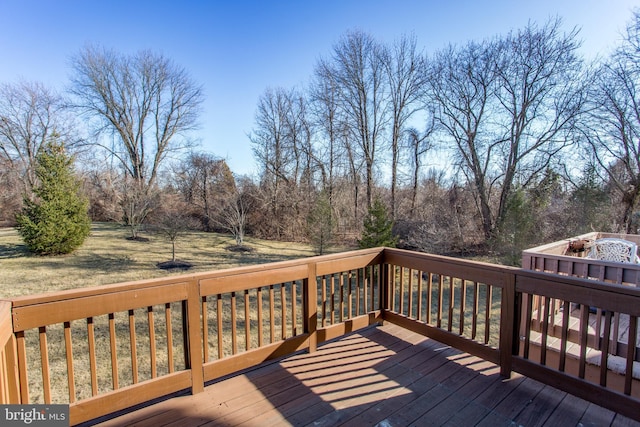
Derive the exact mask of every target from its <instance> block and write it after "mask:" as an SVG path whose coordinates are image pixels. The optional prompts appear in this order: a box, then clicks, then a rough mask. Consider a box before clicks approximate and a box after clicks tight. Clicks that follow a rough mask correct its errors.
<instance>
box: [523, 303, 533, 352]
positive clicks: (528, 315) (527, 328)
mask: <svg viewBox="0 0 640 427" xmlns="http://www.w3.org/2000/svg"><path fill="white" fill-rule="evenodd" d="M526 304H527V305H526V307H525V310H526V312H525V317H524V319H525V321H524V354H523V357H524V358H525V359H528V358H529V346H530V345H531V322H532V320H533V319H532V316H533V295H529V298H526Z"/></svg>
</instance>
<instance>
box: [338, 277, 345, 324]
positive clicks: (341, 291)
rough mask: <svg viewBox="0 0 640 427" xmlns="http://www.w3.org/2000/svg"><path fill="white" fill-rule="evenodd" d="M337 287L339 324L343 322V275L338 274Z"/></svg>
mask: <svg viewBox="0 0 640 427" xmlns="http://www.w3.org/2000/svg"><path fill="white" fill-rule="evenodd" d="M338 283H339V284H338V286H340V304H339V307H340V315H339V316H338V319H339V320H340V322H343V321H344V273H340V279H339V282H338Z"/></svg>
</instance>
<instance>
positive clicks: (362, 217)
mask: <svg viewBox="0 0 640 427" xmlns="http://www.w3.org/2000/svg"><path fill="white" fill-rule="evenodd" d="M580 45H581V41H580V39H579V31H578V30H577V29H569V30H566V29H564V28H563V24H562V21H561V20H560V19H550V20H548V21H547V22H546V23H544V24H542V25H539V24H536V23H530V24H529V25H527V26H526V27H524V28H521V29H516V30H513V31H511V32H509V33H508V34H505V35H497V36H495V37H493V38H488V39H485V40H480V41H478V40H474V41H469V42H467V43H466V44H462V45H450V46H447V47H445V48H443V49H440V50H438V51H435V52H433V53H426V52H424V51H422V50H421V49H420V48H419V46H418V42H417V40H416V38H415V37H414V36H411V35H404V36H401V37H400V38H399V39H398V40H396V41H395V42H393V43H389V44H385V43H381V42H380V41H378V40H376V38H375V37H374V36H373V35H371V34H367V33H365V32H362V31H349V32H347V33H346V34H344V36H343V37H342V38H341V39H340V40H339V41H338V42H337V43H336V44H335V45H334V46H333V47H332V49H331V51H330V53H329V54H328V55H326V56H325V57H322V58H320V59H319V60H318V61H317V64H316V66H315V68H314V71H313V75H312V76H310V78H309V84H307V85H304V86H303V87H293V88H284V87H276V88H267V89H265V91H264V92H263V94H262V95H261V96H260V98H259V99H258V100H257V106H256V115H255V122H254V126H253V128H252V130H251V131H250V132H249V134H248V140H249V141H248V142H249V143H250V144H251V146H252V149H253V153H254V159H255V162H256V164H257V167H258V169H257V174H256V175H255V176H251V177H247V176H238V175H234V174H233V172H232V171H231V170H230V169H229V167H228V165H227V164H226V162H225V161H224V159H222V158H220V157H217V156H215V155H214V154H209V153H205V152H202V151H199V149H198V147H197V146H196V145H195V144H194V143H193V141H194V140H193V138H192V136H193V133H194V131H195V129H196V125H197V123H198V118H199V115H200V113H201V111H200V106H201V103H202V101H203V97H204V95H203V92H202V88H201V86H200V85H198V84H197V83H196V82H195V81H193V79H192V78H191V77H190V76H189V74H188V72H187V71H186V70H185V69H183V68H181V67H179V66H178V65H177V64H175V63H173V62H172V61H171V60H169V59H167V58H165V57H163V56H162V55H158V54H156V53H154V52H151V51H143V52H139V53H137V54H135V55H123V54H121V53H118V52H116V51H113V50H108V49H105V48H101V47H98V46H90V47H86V48H84V49H82V50H81V51H80V52H79V53H78V54H77V55H76V56H74V57H73V58H72V61H71V63H72V67H73V74H72V78H71V81H70V84H69V89H68V90H67V91H66V92H65V93H64V94H61V95H59V94H56V93H55V92H54V91H52V90H50V89H48V88H46V87H44V86H43V85H41V84H39V83H25V82H22V83H18V84H3V85H1V86H0V163H1V164H2V168H1V169H0V186H1V187H2V189H3V191H2V197H0V215H2V218H1V219H3V220H5V221H7V222H11V221H12V219H13V218H14V217H15V214H16V212H18V211H19V210H20V209H21V207H22V203H23V195H27V198H29V197H35V196H33V190H32V189H33V188H34V185H35V182H36V181H37V177H36V176H35V174H34V171H35V170H36V167H35V166H36V164H35V163H36V157H37V154H38V152H39V150H40V148H41V147H42V146H43V144H45V142H46V141H47V140H48V139H50V138H51V136H52V135H53V134H54V133H55V134H56V135H57V137H58V138H59V139H61V140H63V141H64V142H65V145H66V148H67V149H68V150H70V151H71V152H73V153H74V154H75V156H76V159H77V162H76V164H77V171H78V173H79V174H80V175H81V176H82V178H83V182H84V185H83V187H84V192H85V193H86V195H87V196H88V198H89V200H90V208H89V209H90V214H91V217H92V218H93V219H94V220H111V221H122V222H123V223H125V224H127V225H128V226H130V229H131V231H132V236H131V237H132V238H137V237H138V231H139V230H140V229H141V227H143V226H145V225H149V224H156V225H157V224H164V229H165V230H166V229H167V228H169V229H176V228H199V229H202V230H206V231H226V232H230V233H232V234H233V235H234V237H235V238H236V243H237V244H238V245H239V246H241V245H242V244H243V239H244V236H245V235H246V234H251V235H255V236H257V237H262V238H269V239H283V240H307V241H310V242H312V243H314V244H315V245H316V246H317V248H318V250H319V252H322V251H323V250H324V248H326V246H327V245H328V244H332V243H333V244H348V243H350V242H355V241H357V240H364V239H362V232H363V224H364V223H365V221H369V222H371V220H372V216H373V215H374V213H375V214H376V215H379V214H380V208H381V206H382V207H384V208H385V209H386V215H388V217H389V219H390V220H391V221H392V222H393V224H394V226H393V232H394V235H395V238H394V242H395V241H397V243H398V245H401V246H402V247H407V248H411V249H416V250H422V251H429V252H437V253H448V254H461V253H462V254H465V253H483V254H484V253H487V252H490V251H495V252H497V253H499V254H501V255H505V256H506V257H507V258H506V259H507V261H508V262H514V263H515V262H517V260H518V258H519V252H520V251H521V250H522V249H523V248H524V247H527V246H531V245H535V244H538V243H542V242H545V241H549V240H552V239H553V240H556V239H558V238H566V237H569V236H571V235H575V234H581V233H584V232H588V231H592V230H600V231H616V232H626V233H636V232H637V231H638V227H639V225H640V221H639V218H638V214H637V205H638V199H639V197H640V154H639V152H638V150H639V149H640V145H639V144H640V142H639V141H640V135H639V132H640V98H638V95H637V93H636V91H637V90H638V88H640V73H639V72H640V14H639V13H638V12H634V13H633V15H632V19H631V20H630V23H629V25H628V27H627V29H626V33H625V34H624V37H623V38H622V39H621V40H620V42H619V44H618V45H617V46H616V47H615V49H614V50H612V52H611V53H610V54H609V55H607V56H605V57H603V58H599V59H597V60H586V59H585V58H584V57H583V56H581V55H580V52H579V49H580ZM79 119H81V120H82V126H79V125H78V123H77V121H78V120H79ZM83 132H84V134H83Z"/></svg>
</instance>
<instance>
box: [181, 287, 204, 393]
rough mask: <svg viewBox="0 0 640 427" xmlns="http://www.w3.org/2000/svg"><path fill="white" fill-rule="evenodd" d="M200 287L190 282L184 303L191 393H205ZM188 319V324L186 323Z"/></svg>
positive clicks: (186, 358)
mask: <svg viewBox="0 0 640 427" xmlns="http://www.w3.org/2000/svg"><path fill="white" fill-rule="evenodd" d="M200 301H201V299H200V287H199V283H198V281H197V280H192V281H189V283H188V296H187V300H186V304H185V301H183V306H182V307H183V313H182V316H183V325H184V326H186V328H184V330H183V336H184V337H185V339H184V341H185V365H186V367H187V369H191V393H193V394H197V393H200V392H203V391H204V367H203V356H202V342H203V339H202V330H201V329H200V327H201V321H200ZM185 319H186V322H185Z"/></svg>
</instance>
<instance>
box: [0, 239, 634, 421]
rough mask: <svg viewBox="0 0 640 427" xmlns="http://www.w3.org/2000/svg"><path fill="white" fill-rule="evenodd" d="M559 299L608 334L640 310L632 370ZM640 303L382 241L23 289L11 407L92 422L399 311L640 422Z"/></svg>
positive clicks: (4, 366)
mask: <svg viewBox="0 0 640 427" xmlns="http://www.w3.org/2000/svg"><path fill="white" fill-rule="evenodd" d="M536 297H539V298H543V300H544V301H546V304H543V305H542V306H541V307H543V308H542V310H543V317H542V318H541V317H540V316H539V315H538V313H536V312H534V310H533V309H532V307H533V305H532V304H531V301H532V300H533V298H536ZM551 299H554V300H558V301H562V304H564V306H566V307H569V306H571V305H573V306H576V305H582V306H584V307H599V308H601V309H602V310H604V311H605V313H610V314H607V317H606V318H607V319H609V320H607V321H606V322H605V323H607V324H606V325H603V326H604V329H603V331H604V330H610V329H611V324H612V323H611V321H610V320H611V319H612V318H614V317H615V316H620V315H622V316H627V317H628V318H629V324H630V325H631V324H633V325H636V326H632V327H630V330H629V333H628V334H627V335H628V336H633V337H634V340H631V339H629V338H627V342H628V343H629V345H627V346H626V347H625V349H626V350H625V351H626V354H627V357H626V358H624V362H623V364H624V366H625V369H626V370H625V369H623V370H622V373H615V372H613V370H611V369H607V366H608V365H610V364H611V363H610V359H611V358H610V356H609V352H608V348H610V346H609V344H608V343H609V342H610V340H607V339H606V338H604V337H606V336H607V334H606V333H604V332H603V333H602V334H600V335H598V334H597V333H596V332H594V331H591V333H592V335H593V336H594V337H595V336H596V335H598V336H600V337H601V339H600V341H601V342H605V343H607V344H604V348H602V350H599V351H600V353H598V354H599V357H600V360H599V362H598V361H595V362H594V360H593V358H590V356H589V354H588V353H589V351H590V349H591V348H590V347H589V342H588V340H587V339H585V338H584V334H585V330H586V329H587V328H588V326H584V327H583V328H582V329H580V332H579V334H577V335H576V333H572V332H571V329H570V327H569V326H568V323H569V322H568V320H566V321H564V320H563V321H562V322H555V323H554V322H553V321H552V320H549V319H550V318H551V317H550V316H551V309H549V311H544V310H546V309H544V307H551V306H552V304H551V302H550V300H551ZM639 310H640V292H639V291H638V289H635V288H628V287H623V286H610V285H606V284H603V283H598V282H595V281H587V280H582V279H572V278H567V277H562V276H557V275H551V274H543V273H537V272H530V271H524V270H520V269H515V268H509V267H503V266H497V265H492V264H485V263H477V262H471V261H465V260H459V259H453V258H446V257H439V256H434V255H427V254H420V253H415V252H409V251H402V250H395V249H381V248H377V249H370V250H362V251H354V252H348V253H343V254H335V255H329V256H321V257H313V258H307V259H302V260H297V261H287V262H281V263H273V264H265V265H258V266H251V267H243V268H235V269H229V270H223V271H216V272H210V273H202V274H194V275H185V276H178V277H172V278H167V279H161V280H149V281H142V282H133V283H125V284H118V285H111V286H103V287H94V288H86V289H80V290H73V291H66V292H60V293H55V294H45V295H38V296H31V297H23V298H16V299H14V300H12V301H10V302H0V368H1V371H0V373H1V374H2V376H1V377H0V403H69V404H70V415H71V423H72V424H76V423H80V422H84V421H87V420H91V419H95V418H98V417H102V416H105V415H109V414H111V413H115V412H117V411H120V410H124V409H126V408H129V407H131V406H133V405H136V404H139V403H144V402H148V401H151V400H153V399H154V398H157V397H161V396H166V395H170V394H173V393H177V392H184V390H187V391H190V392H191V393H198V392H200V391H202V390H203V389H204V385H205V384H206V382H208V381H211V380H214V379H216V378H220V377H222V376H225V375H228V374H231V373H234V372H237V371H239V370H242V369H245V368H248V367H252V366H255V365H257V364H259V363H261V362H263V361H266V360H269V359H271V358H275V357H279V356H282V355H286V354H290V353H293V352H296V351H299V350H308V351H314V350H315V348H316V346H317V345H318V344H319V343H321V342H323V341H326V340H329V339H333V338H335V337H339V336H341V335H344V334H346V333H348V332H350V331H354V330H357V329H360V328H362V327H365V326H367V325H370V324H373V323H377V322H381V321H383V320H384V321H389V322H392V323H396V324H398V325H401V326H403V327H405V328H408V329H410V330H413V331H415V332H418V333H421V334H423V335H425V336H429V337H432V338H434V339H436V340H438V341H441V342H443V343H445V344H448V345H451V346H453V347H456V348H459V349H461V350H463V351H465V352H468V353H471V354H474V355H476V356H479V357H481V358H484V359H486V360H489V361H492V362H494V363H497V364H499V365H500V367H501V373H502V374H503V375H505V376H508V375H510V374H511V372H512V371H517V372H520V373H522V374H524V375H527V376H530V377H532V378H535V379H538V380H540V381H542V382H544V383H548V384H551V385H554V386H556V387H558V388H561V389H564V390H566V391H568V392H571V393H573V394H575V395H577V396H580V397H583V398H586V399H589V400H594V399H596V401H597V403H599V404H601V405H603V406H608V407H610V408H611V409H614V410H616V411H617V412H620V413H623V414H625V415H627V416H630V417H632V418H635V419H639V420H640V414H639V413H638V411H636V410H635V409H634V408H637V406H638V403H639V400H638V394H639V393H640V386H638V385H637V384H636V382H637V380H636V379H635V378H634V377H633V375H632V371H633V369H632V368H633V366H634V364H636V363H638V362H635V359H636V358H637V341H636V340H635V336H636V335H637V330H636V329H633V330H631V328H637V316H638V315H640V313H639V312H638V311H639ZM583 312H587V313H588V309H584V310H583ZM562 313H569V310H567V311H563V312H562ZM562 313H561V314H557V313H555V312H554V315H556V316H563V314H562ZM536 316H538V317H536ZM568 317H569V316H568V315H567V318H568ZM563 319H564V318H563ZM582 320H584V318H583V319H582ZM536 321H537V322H538V325H542V327H540V328H539V329H540V330H541V332H538V331H536V330H535V328H532V325H535V322H536ZM565 323H566V325H565ZM584 324H587V325H588V322H587V323H584ZM607 327H608V328H609V329H607ZM588 333H589V331H587V336H588ZM618 338H619V337H617V338H616V342H619V339H618ZM616 345H618V344H616ZM572 346H574V347H576V348H577V349H576V350H572V349H571V347H572ZM573 359H575V363H573V364H572V363H570V360H573Z"/></svg>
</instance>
